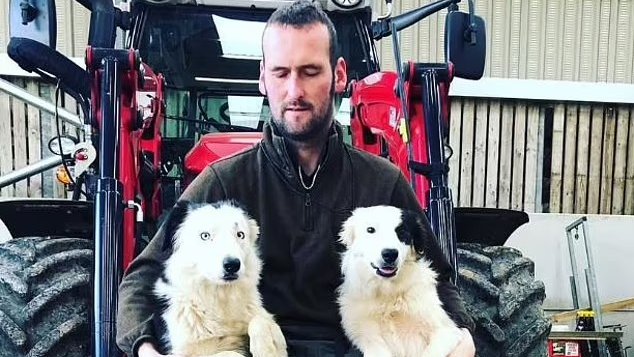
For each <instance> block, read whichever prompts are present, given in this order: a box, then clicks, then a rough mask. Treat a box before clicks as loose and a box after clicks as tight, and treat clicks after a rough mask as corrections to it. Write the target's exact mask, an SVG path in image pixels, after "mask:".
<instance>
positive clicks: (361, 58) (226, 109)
mask: <svg viewBox="0 0 634 357" xmlns="http://www.w3.org/2000/svg"><path fill="white" fill-rule="evenodd" d="M175 8H177V9H178V11H175ZM368 11H369V10H368ZM142 12H143V16H140V17H138V18H139V19H141V20H140V21H139V23H137V24H135V26H134V30H133V32H132V37H131V38H132V41H133V44H132V45H133V46H134V47H136V48H138V49H139V51H140V53H141V56H142V58H143V60H144V61H145V62H146V63H148V64H149V65H150V66H151V67H152V69H153V70H154V71H155V72H157V73H159V72H160V73H162V74H163V75H164V76H165V77H166V86H167V88H166V96H165V99H166V103H167V110H166V113H167V118H166V120H165V125H166V126H165V130H164V132H163V134H164V136H165V137H173V138H174V137H181V138H190V139H193V140H197V139H198V136H199V135H201V134H206V133H209V132H227V131H260V130H261V129H262V125H263V123H264V121H266V120H267V119H268V117H269V115H270V111H269V108H268V104H267V101H266V98H264V97H263V96H262V95H261V94H260V92H259V91H258V82H257V80H258V76H259V61H260V59H261V37H262V31H263V29H264V25H265V23H266V21H267V19H268V17H269V16H270V15H271V12H272V10H270V9H238V8H215V7H202V6H197V7H185V6H178V7H173V6H172V7H161V6H148V7H147V8H144V9H143V10H142ZM330 15H331V18H332V20H333V22H334V24H335V26H336V28H337V31H338V34H339V51H340V54H341V55H342V56H343V57H344V58H346V61H347V65H348V73H349V80H350V79H360V78H363V77H365V76H366V75H368V74H369V73H372V72H374V71H376V66H377V61H376V53H375V49H374V47H373V45H372V43H371V42H370V41H369V40H370V35H369V34H368V32H367V31H368V30H367V27H366V25H365V22H364V20H365V21H367V20H369V17H370V13H369V12H366V11H363V12H357V13H355V14H351V13H341V14H339V13H333V14H330ZM337 109H338V111H337V119H338V120H340V121H342V122H343V123H344V124H346V122H347V121H348V118H349V108H348V98H345V95H344V96H343V97H341V98H337Z"/></svg>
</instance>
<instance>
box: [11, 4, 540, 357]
mask: <svg viewBox="0 0 634 357" xmlns="http://www.w3.org/2000/svg"><path fill="white" fill-rule="evenodd" d="M76 1H77V2H78V3H80V4H81V5H83V6H84V7H85V8H87V9H88V10H90V12H91V19H90V30H89V40H88V43H87V47H86V53H85V68H82V67H81V66H78V65H77V64H75V63H74V62H72V61H71V60H70V59H68V58H67V57H65V56H63V55H62V54H60V53H59V52H58V51H56V49H55V48H56V14H55V4H54V0H10V29H11V31H10V42H9V45H8V48H7V52H8V54H9V56H10V57H11V58H12V59H13V60H14V61H15V62H16V63H18V64H19V65H20V66H21V67H22V68H23V69H25V70H27V71H30V72H34V73H37V74H38V75H39V76H40V78H41V79H42V80H43V81H45V82H47V83H50V84H51V85H53V86H55V88H56V89H57V90H58V91H63V92H65V93H67V94H69V95H71V96H73V98H74V99H75V100H76V101H77V103H78V104H79V107H80V108H81V110H80V113H82V115H81V119H79V118H73V117H72V115H68V114H67V113H65V112H63V111H58V110H54V111H53V112H54V113H55V114H56V118H57V119H58V120H67V121H72V122H74V123H76V124H77V126H78V127H79V128H81V129H83V131H82V132H83V135H81V137H69V136H67V135H66V136H64V135H59V136H57V137H54V138H52V139H51V142H50V145H49V147H50V149H51V150H52V151H53V152H55V153H56V155H57V157H58V159H53V160H47V161H46V162H44V163H42V164H35V165H33V166H32V167H28V168H27V169H25V170H21V171H20V172H18V173H15V174H13V175H8V176H9V177H1V178H0V183H1V185H0V186H2V185H8V184H12V183H14V182H15V181H16V180H19V179H23V178H25V177H28V176H29V175H32V174H35V173H40V172H42V171H44V170H48V169H50V168H51V167H54V166H55V165H59V164H60V163H61V165H62V167H63V171H64V172H66V173H67V175H68V177H69V178H70V181H71V183H70V184H69V186H68V187H69V189H71V190H73V195H72V198H71V199H68V200H53V199H21V198H17V199H8V200H5V201H2V202H0V219H1V220H2V221H3V222H4V224H5V225H6V226H7V228H8V230H9V231H10V233H11V235H12V236H13V239H12V240H10V241H9V242H7V243H4V244H1V245H0V296H1V297H2V298H0V346H2V349H0V357H9V356H11V357H14V356H16V357H17V356H42V357H53V356H66V357H76V356H77V357H80V356H81V357H85V356H93V357H111V356H118V355H119V353H120V352H119V351H118V349H117V347H116V345H115V342H114V341H115V316H116V306H117V294H116V292H117V287H118V284H119V281H120V279H121V276H122V273H123V271H124V269H125V268H126V267H127V266H128V264H129V263H130V261H131V260H132V259H133V258H134V256H135V255H136V254H137V253H138V252H139V251H140V250H141V249H143V247H144V245H145V244H146V243H147V241H148V240H149V239H151V238H152V236H153V234H154V232H155V231H156V229H157V227H158V226H159V225H160V223H161V219H162V217H163V216H164V214H165V213H166V212H168V211H169V210H170V209H171V207H172V206H173V204H174V202H175V200H176V199H177V198H178V196H179V195H180V193H181V192H182V190H183V189H185V188H186V187H187V185H188V183H189V182H191V180H192V179H193V178H194V177H195V176H196V175H197V174H198V173H200V171H201V170H202V169H203V168H204V167H205V166H206V165H208V164H209V163H211V162H213V161H215V160H217V159H219V158H222V157H224V156H226V155H230V154H232V153H234V152H236V151H238V150H241V149H243V148H245V147H248V146H250V145H253V143H255V142H257V141H258V140H260V138H261V130H262V125H263V123H264V122H265V121H266V120H268V117H269V115H270V110H269V107H268V102H267V100H266V98H264V97H262V95H261V94H260V93H259V90H258V86H257V80H258V77H259V60H260V59H261V44H260V36H261V31H262V29H263V27H264V24H265V22H266V20H267V19H268V17H269V16H270V14H271V13H272V12H273V11H274V9H275V8H277V7H279V6H280V5H282V4H286V3H288V2H289V1H288V0H286V1H285V0H131V1H129V2H124V1H121V2H118V4H119V5H118V6H115V5H114V3H113V2H112V0H76ZM315 1H318V2H319V3H320V4H321V5H322V7H323V8H324V10H326V12H327V13H328V15H329V16H330V18H331V19H332V21H333V23H334V25H335V27H336V29H337V31H338V33H339V43H337V47H338V51H339V54H340V55H341V56H343V57H344V58H345V59H346V62H347V64H348V76H349V77H348V80H349V87H348V90H347V91H346V92H345V93H342V94H340V95H338V96H337V98H336V100H335V106H336V113H337V119H338V120H340V121H342V122H346V121H349V123H350V124H349V125H350V126H349V133H350V136H351V137H350V138H349V141H350V142H351V144H352V145H354V146H356V147H358V148H361V149H362V150H366V151H368V152H371V153H374V154H376V155H381V156H383V157H385V158H386V159H388V160H390V161H392V162H393V163H394V165H396V166H398V167H399V168H400V169H401V170H402V171H403V173H404V174H405V175H406V177H408V178H409V180H410V183H411V185H412V188H413V189H414V191H415V192H416V195H417V197H418V199H419V201H420V203H421V205H422V207H423V208H424V209H425V211H426V212H427V214H428V217H429V220H430V222H431V223H432V228H433V230H434V232H435V234H436V235H437V237H438V240H439V243H440V245H441V247H442V248H443V251H444V253H445V254H446V256H447V258H448V259H449V260H450V261H451V263H452V264H453V266H454V267H456V276H455V277H454V280H455V282H456V284H457V285H458V287H459V288H460V291H461V294H462V296H463V297H464V299H465V302H466V306H467V309H468V311H469V313H470V314H471V315H472V316H473V318H474V320H475V321H476V325H477V328H476V331H475V336H474V338H475V343H476V348H477V355H478V356H481V357H484V356H487V357H490V356H526V357H538V356H539V357H541V356H545V355H546V354H547V341H546V338H547V334H548V332H549V330H550V323H549V321H548V320H547V319H546V318H545V317H544V315H543V312H542V308H541V304H542V302H543V299H544V297H545V292H544V285H543V284H542V283H541V282H539V281H535V280H534V267H533V262H532V261H530V260H529V259H527V258H525V257H523V256H522V254H521V253H520V252H518V251H517V250H514V249H512V248H508V247H504V243H505V241H506V239H507V238H508V236H509V235H510V234H511V233H512V232H513V231H515V229H517V227H519V226H520V225H522V224H524V223H526V222H527V221H528V216H527V215H526V213H524V212H516V211H509V210H497V209H483V208H468V207H454V206H453V199H452V197H451V190H450V188H449V186H448V179H447V172H448V159H449V157H450V153H451V148H450V147H449V145H448V133H449V130H448V128H449V125H450V124H451V123H450V120H449V118H450V113H449V107H450V106H449V96H448V93H449V87H450V85H451V82H452V79H453V78H454V77H461V78H467V79H471V80H477V79H479V78H480V77H481V76H482V74H483V68H484V60H485V55H486V54H485V50H484V49H485V47H486V46H485V27H484V21H483V20H482V18H480V17H479V16H477V15H476V14H475V13H474V9H475V7H474V6H473V3H472V1H471V0H470V1H468V3H467V7H468V12H463V11H460V10H459V8H458V4H459V3H461V1H460V0H435V1H433V2H430V3H428V4H426V5H424V6H421V7H420V8H416V9H414V10H411V11H409V12H407V13H403V14H398V15H392V1H390V0H386V5H387V9H388V11H387V13H386V14H375V13H374V10H373V7H372V5H374V3H373V0H346V1H343V0H315ZM445 10H446V11H448V13H447V17H446V19H447V20H446V24H445V48H446V53H445V55H446V56H445V57H446V59H445V61H444V62H441V63H419V62H414V61H402V60H401V58H400V48H399V43H398V36H397V35H398V33H399V31H401V30H403V29H405V28H408V27H410V26H413V25H415V24H417V23H418V22H420V21H421V20H423V19H425V18H426V17H428V16H429V15H431V14H434V13H437V12H438V11H445ZM377 15H378V16H377ZM117 34H122V35H123V37H122V38H119V39H117ZM386 36H391V38H392V44H393V49H394V56H395V60H396V61H395V62H396V64H397V69H396V70H395V71H386V70H381V68H380V63H379V58H378V55H377V51H376V47H375V46H376V45H375V44H376V41H379V40H380V39H381V38H383V37H386ZM116 44H124V45H116ZM120 47H123V48H120ZM0 90H4V91H6V92H9V93H12V95H14V96H16V98H18V99H20V100H24V101H26V102H28V103H29V104H32V105H36V106H38V107H39V108H40V109H42V110H48V111H51V110H50V107H48V106H47V105H45V104H42V103H40V102H39V99H38V98H31V97H29V96H28V95H27V94H26V93H24V92H22V91H20V89H19V88H17V87H15V86H13V85H11V84H10V83H9V82H7V81H4V80H0ZM55 105H57V103H55ZM342 108H344V109H346V108H347V109H349V110H342ZM236 179H237V180H238V179H240V178H238V177H237V178H236ZM33 222H37V223H36V224H34V223H33Z"/></svg>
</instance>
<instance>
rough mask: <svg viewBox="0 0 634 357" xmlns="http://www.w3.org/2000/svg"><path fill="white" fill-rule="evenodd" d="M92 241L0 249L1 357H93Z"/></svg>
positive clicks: (32, 242)
mask: <svg viewBox="0 0 634 357" xmlns="http://www.w3.org/2000/svg"><path fill="white" fill-rule="evenodd" d="M92 262H93V244H92V241H89V240H85V239H76V238H49V237H35V238H30V237H29V238H19V239H13V240H11V241H9V242H6V243H4V244H0V346H2V348H0V357H22V356H28V357H62V356H63V357H85V356H89V355H90V346H91V339H90V331H91V324H90V321H91V316H90V315H91V313H90V311H91V310H92V304H91V302H92V289H91V280H92V275H91V272H92Z"/></svg>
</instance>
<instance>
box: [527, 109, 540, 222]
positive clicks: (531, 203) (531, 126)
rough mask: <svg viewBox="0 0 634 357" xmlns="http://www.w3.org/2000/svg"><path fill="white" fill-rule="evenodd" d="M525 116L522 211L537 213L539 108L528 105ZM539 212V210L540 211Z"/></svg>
mask: <svg viewBox="0 0 634 357" xmlns="http://www.w3.org/2000/svg"><path fill="white" fill-rule="evenodd" d="M527 110H528V112H527V115H526V158H525V160H526V174H525V178H524V204H523V206H524V211H525V212H538V211H537V210H536V207H537V205H538V203H537V198H538V197H540V198H541V190H538V188H537V181H538V180H540V179H541V175H539V174H538V173H539V170H538V169H537V167H538V166H539V164H538V160H537V157H538V155H537V152H538V150H539V147H538V145H539V122H540V120H541V116H540V108H539V105H537V104H530V105H529V106H528V108H527ZM540 211H541V210H540Z"/></svg>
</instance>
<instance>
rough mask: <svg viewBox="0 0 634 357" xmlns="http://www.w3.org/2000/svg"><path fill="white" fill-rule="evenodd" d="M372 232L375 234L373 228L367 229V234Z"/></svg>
mask: <svg viewBox="0 0 634 357" xmlns="http://www.w3.org/2000/svg"><path fill="white" fill-rule="evenodd" d="M374 232H376V230H375V229H374V227H368V233H374Z"/></svg>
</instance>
